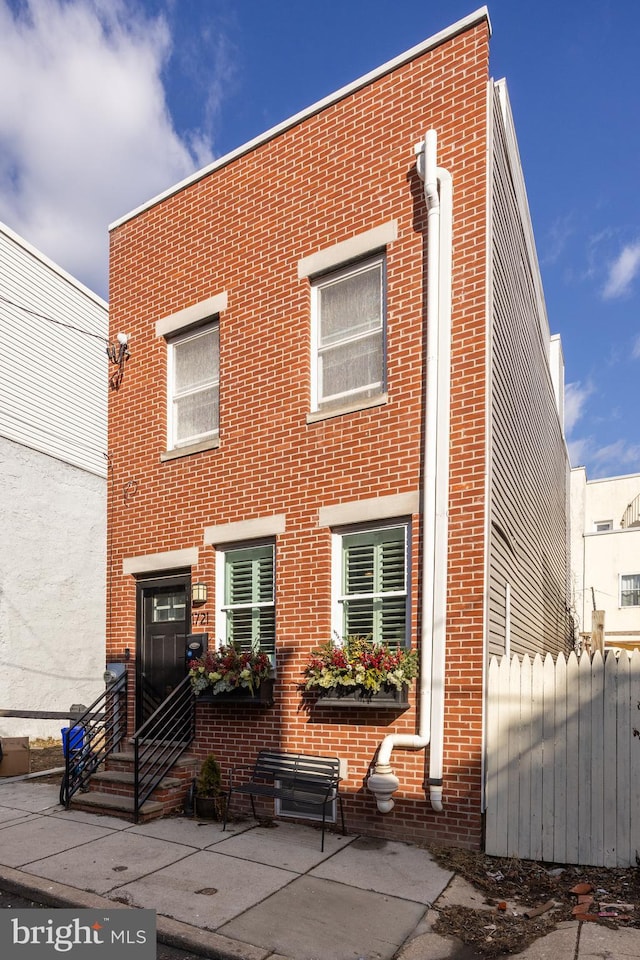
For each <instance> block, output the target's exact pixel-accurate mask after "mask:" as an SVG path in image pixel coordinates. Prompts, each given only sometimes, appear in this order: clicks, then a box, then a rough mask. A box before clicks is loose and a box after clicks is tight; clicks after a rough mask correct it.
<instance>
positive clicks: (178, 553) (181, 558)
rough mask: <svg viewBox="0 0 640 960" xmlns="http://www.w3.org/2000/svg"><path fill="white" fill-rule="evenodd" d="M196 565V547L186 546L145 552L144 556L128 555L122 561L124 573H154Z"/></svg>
mask: <svg viewBox="0 0 640 960" xmlns="http://www.w3.org/2000/svg"><path fill="white" fill-rule="evenodd" d="M197 565H198V548H197V547H187V548H185V549H184V550H167V551H165V552H163V553H147V554H145V555H144V556H139V557H128V558H127V559H126V560H123V561H122V572H123V574H125V575H128V574H139V573H155V572H156V571H159V570H177V569H178V568H180V567H196V566H197Z"/></svg>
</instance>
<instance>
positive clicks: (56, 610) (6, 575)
mask: <svg viewBox="0 0 640 960" xmlns="http://www.w3.org/2000/svg"><path fill="white" fill-rule="evenodd" d="M0 487H1V502H0V515H1V516H2V550H1V551H0V707H2V708H3V709H11V710H24V709H26V710H61V711H66V710H68V709H69V707H70V706H71V704H72V703H85V704H87V705H88V704H90V703H91V702H92V700H94V699H95V698H96V696H97V695H98V694H99V693H100V691H101V690H102V689H103V681H102V674H103V671H104V663H105V631H104V619H105V540H106V484H105V481H104V480H102V479H101V478H100V477H97V476H95V475H94V474H91V473H89V472H88V471H86V470H80V469H78V468H77V467H72V466H70V465H68V464H66V463H62V462H61V461H60V460H56V459H54V458H53V457H47V456H45V455H44V454H41V453H38V452H37V451H35V450H30V449H29V448H28V447H24V446H21V445H20V444H17V443H13V442H12V441H9V440H4V439H3V438H0ZM61 726H66V724H65V723H61V722H60V721H57V720H56V721H43V720H22V719H13V718H0V735H1V736H31V737H49V736H52V737H59V736H60V728H61Z"/></svg>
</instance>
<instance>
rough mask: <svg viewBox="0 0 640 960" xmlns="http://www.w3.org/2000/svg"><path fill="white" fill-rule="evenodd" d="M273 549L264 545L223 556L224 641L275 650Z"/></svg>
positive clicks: (231, 551) (267, 650)
mask: <svg viewBox="0 0 640 960" xmlns="http://www.w3.org/2000/svg"><path fill="white" fill-rule="evenodd" d="M274 580H275V577H274V547H273V544H264V545H262V546H259V547H248V548H246V549H244V550H228V551H227V552H226V553H225V598H224V599H225V602H224V610H225V612H226V622H227V636H226V639H227V641H228V642H233V643H239V644H240V646H242V647H251V646H256V645H257V644H258V643H259V644H260V646H261V647H262V649H263V650H265V652H267V653H271V654H272V653H273V652H274V650H275V603H274Z"/></svg>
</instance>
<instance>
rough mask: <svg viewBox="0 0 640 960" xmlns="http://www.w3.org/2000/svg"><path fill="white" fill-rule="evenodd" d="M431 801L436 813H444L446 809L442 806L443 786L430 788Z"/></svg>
mask: <svg viewBox="0 0 640 960" xmlns="http://www.w3.org/2000/svg"><path fill="white" fill-rule="evenodd" d="M429 799H430V801H431V807H432V809H433V810H435V812H436V813H442V811H443V809H444V807H443V806H442V787H441V786H431V787H429Z"/></svg>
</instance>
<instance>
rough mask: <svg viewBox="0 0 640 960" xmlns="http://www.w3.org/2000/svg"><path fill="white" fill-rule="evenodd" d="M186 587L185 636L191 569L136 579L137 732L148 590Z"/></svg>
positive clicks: (140, 719)
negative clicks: (145, 601)
mask: <svg viewBox="0 0 640 960" xmlns="http://www.w3.org/2000/svg"><path fill="white" fill-rule="evenodd" d="M181 586H184V588H185V593H186V604H185V606H186V610H185V634H190V633H191V568H190V567H187V568H184V569H178V570H170V571H167V573H166V574H164V573H156V574H152V575H151V576H148V575H145V576H144V577H138V578H137V579H136V689H135V729H136V730H137V729H138V728H139V727H140V726H141V725H142V722H143V718H142V702H141V700H142V698H141V696H140V690H141V678H142V666H143V664H142V649H143V642H144V637H143V631H144V600H145V592H146V591H147V590H154V589H157V588H158V587H181ZM184 675H185V676H186V675H187V664H186V660H185V665H184Z"/></svg>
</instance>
